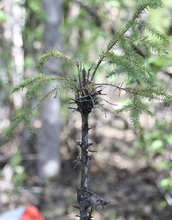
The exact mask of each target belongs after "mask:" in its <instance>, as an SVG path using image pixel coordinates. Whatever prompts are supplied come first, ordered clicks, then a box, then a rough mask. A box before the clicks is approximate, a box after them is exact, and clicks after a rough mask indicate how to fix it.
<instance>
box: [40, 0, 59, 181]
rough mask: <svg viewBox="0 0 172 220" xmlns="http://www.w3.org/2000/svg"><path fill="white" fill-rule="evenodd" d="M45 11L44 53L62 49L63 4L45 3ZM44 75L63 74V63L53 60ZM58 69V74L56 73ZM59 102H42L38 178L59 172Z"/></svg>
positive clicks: (57, 2)
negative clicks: (61, 23)
mask: <svg viewBox="0 0 172 220" xmlns="http://www.w3.org/2000/svg"><path fill="white" fill-rule="evenodd" d="M44 7H45V11H46V13H47V19H48V21H47V23H46V24H45V32H44V35H45V39H44V44H45V51H46V50H48V49H51V48H56V49H58V50H59V49H60V37H59V25H60V17H61V16H60V11H61V2H60V0H44ZM48 64H49V65H47V67H46V66H45V67H44V69H43V72H44V73H45V74H47V75H51V74H54V72H52V71H51V69H50V68H48V66H53V67H55V68H56V69H57V71H55V73H56V74H60V72H59V70H60V63H59V62H58V61H57V60H54V59H52V60H50V61H49V62H48ZM56 69H55V70H56ZM51 88H52V86H51V85H47V86H46V87H45V92H46V91H49V90H51ZM59 110H60V101H59V98H53V97H50V98H48V99H47V100H45V101H44V102H43V105H42V106H41V110H40V120H41V125H42V126H41V128H40V131H39V134H38V137H37V151H38V161H37V166H38V175H39V176H40V177H42V178H44V177H49V178H51V177H55V176H57V175H58V174H59V171H60V155H59V133H60V112H59Z"/></svg>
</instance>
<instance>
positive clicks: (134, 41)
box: [6, 0, 172, 220]
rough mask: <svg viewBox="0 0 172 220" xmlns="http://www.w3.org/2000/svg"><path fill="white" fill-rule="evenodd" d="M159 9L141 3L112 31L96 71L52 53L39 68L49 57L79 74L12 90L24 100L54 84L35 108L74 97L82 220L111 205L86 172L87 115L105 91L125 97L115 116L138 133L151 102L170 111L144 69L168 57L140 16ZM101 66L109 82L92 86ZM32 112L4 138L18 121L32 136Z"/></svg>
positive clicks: (149, 1) (155, 0)
mask: <svg viewBox="0 0 172 220" xmlns="http://www.w3.org/2000/svg"><path fill="white" fill-rule="evenodd" d="M161 5H162V3H161V1H160V0H142V1H140V3H139V4H138V6H137V8H136V10H135V12H134V14H133V16H132V18H131V20H129V21H128V22H127V24H126V25H125V28H124V30H123V31H122V32H121V33H120V32H116V33H115V34H114V35H113V37H112V39H111V40H110V42H109V43H108V45H107V47H106V48H104V50H103V51H102V52H101V54H100V55H99V59H98V62H97V64H96V65H95V66H94V65H90V68H89V69H86V68H85V67H84V63H83V60H82V56H81V57H80V59H73V58H71V57H69V56H66V55H64V54H63V53H61V52H59V51H57V50H56V49H51V50H49V51H47V52H46V53H45V54H43V55H42V56H41V58H40V61H39V67H41V66H43V65H44V63H45V62H46V61H48V60H49V59H51V58H56V59H59V60H61V59H63V60H66V61H68V62H71V65H76V69H77V74H72V73H71V72H69V73H68V74H64V75H61V76H49V75H44V74H42V73H39V74H36V75H35V76H33V77H32V78H28V79H26V80H24V81H23V82H22V83H20V84H19V85H18V86H16V87H15V88H14V90H13V92H16V91H19V90H20V89H24V88H26V89H27V91H28V98H31V97H33V96H35V95H36V94H37V91H38V89H40V87H43V86H44V85H45V84H46V83H50V82H52V89H51V90H50V91H48V92H46V94H44V95H43V96H42V97H41V99H40V101H39V103H38V104H37V106H38V105H39V104H41V103H42V102H43V101H44V100H45V99H46V98H48V97H49V96H53V97H54V98H56V97H57V95H58V93H59V90H67V91H69V92H72V93H73V96H72V97H71V98H70V102H69V104H70V108H71V109H72V110H74V111H77V112H79V113H80V118H81V121H82V125H81V133H82V137H81V140H79V141H76V146H79V148H80V156H79V157H78V159H76V160H75V161H74V162H75V167H76V166H77V165H80V166H81V175H80V181H81V182H80V186H77V202H78V204H77V205H74V207H75V208H76V209H78V211H79V213H80V214H78V215H77V216H78V217H79V219H80V220H90V219H92V212H93V210H98V208H99V207H102V208H103V209H104V207H105V206H106V205H107V204H108V203H110V201H105V200H104V199H102V198H101V197H99V196H98V195H97V194H95V193H94V192H92V191H91V190H90V189H89V185H88V167H89V163H90V160H91V158H92V157H91V156H92V153H93V152H95V151H94V150H93V149H92V148H91V146H92V144H93V143H90V142H89V130H90V127H89V116H90V113H91V112H92V111H93V109H95V108H100V107H102V106H103V104H102V102H103V101H104V100H105V99H104V98H103V97H104V94H103V93H102V90H103V88H104V87H107V86H110V87H112V88H113V89H114V92H115V93H118V94H119V95H120V94H121V92H122V91H123V92H125V93H126V94H127V96H128V100H129V101H128V103H127V104H125V105H124V106H122V107H121V108H118V109H117V110H116V112H115V114H119V113H121V112H123V111H125V112H129V116H130V121H131V125H132V127H133V128H134V129H138V130H139V127H140V123H139V117H140V115H141V114H142V113H143V114H148V115H151V116H153V115H154V114H153V112H152V111H151V110H150V109H149V105H148V103H149V102H151V101H153V100H158V101H160V102H163V103H164V106H167V107H169V106H170V105H171V102H172V96H171V95H169V94H168V93H167V92H166V90H165V89H164V88H162V87H160V86H158V85H156V82H155V74H154V73H152V72H151V70H150V68H149V65H148V62H149V58H150V57H151V56H152V52H153V53H154V54H156V55H164V54H166V53H167V52H166V49H165V48H164V47H163V44H162V42H167V38H166V36H165V35H163V34H162V33H160V32H159V31H158V30H157V29H156V28H155V27H153V26H151V25H150V24H149V23H148V22H147V21H146V20H143V19H142V14H144V13H147V11H148V9H149V8H151V9H157V8H159V7H161ZM153 37H154V38H153ZM154 39H156V41H155V40H154ZM103 62H107V63H108V64H109V65H110V70H109V72H108V73H107V74H106V77H107V78H111V80H112V82H111V83H98V82H96V81H95V77H96V75H98V70H99V67H100V65H101V64H102V63H103ZM120 75H124V76H125V81H124V82H120V83H116V81H118V77H119V76H120ZM37 106H36V107H37ZM36 107H35V108H36ZM35 108H27V109H25V110H24V111H21V112H19V114H18V115H17V116H15V117H14V118H13V120H12V123H11V126H10V127H9V128H8V129H7V132H6V137H7V139H9V138H10V137H11V135H12V132H13V130H14V129H15V128H16V127H17V126H18V125H19V124H20V123H21V122H23V123H24V125H25V126H26V128H27V129H28V130H29V131H30V132H34V130H33V127H32V124H31V121H30V117H31V115H32V114H33V110H34V109H35Z"/></svg>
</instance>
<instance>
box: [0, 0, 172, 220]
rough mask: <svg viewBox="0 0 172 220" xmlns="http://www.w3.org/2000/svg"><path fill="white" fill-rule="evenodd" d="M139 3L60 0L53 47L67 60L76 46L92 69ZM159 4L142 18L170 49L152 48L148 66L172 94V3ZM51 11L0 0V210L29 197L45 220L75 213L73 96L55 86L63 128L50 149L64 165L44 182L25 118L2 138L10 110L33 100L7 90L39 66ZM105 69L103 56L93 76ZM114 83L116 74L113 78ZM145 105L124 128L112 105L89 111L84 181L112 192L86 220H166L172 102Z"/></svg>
mask: <svg viewBox="0 0 172 220" xmlns="http://www.w3.org/2000/svg"><path fill="white" fill-rule="evenodd" d="M137 3H138V1H137V0H130V1H127V0H106V1H103V0H90V1H89V2H88V1H86V0H82V1H79V0H73V1H70V0H63V1H62V2H61V15H60V20H61V25H60V27H59V30H58V31H59V32H60V46H59V48H61V51H62V52H63V53H64V54H66V55H69V56H71V57H73V58H75V57H76V58H78V57H80V55H81V54H82V56H83V61H84V66H85V67H86V68H90V66H91V64H92V63H93V64H94V62H96V61H97V59H98V54H99V53H100V52H101V51H102V50H103V49H104V48H105V47H106V45H107V43H108V41H109V40H110V38H111V37H112V35H113V33H115V32H116V31H120V30H121V29H122V28H123V27H124V25H125V23H126V21H127V20H128V19H129V18H131V16H132V12H133V11H134V9H135V7H136V5H137ZM163 5H164V7H163V8H161V9H160V10H158V11H154V10H150V11H149V13H147V14H145V15H143V17H144V19H148V20H149V22H150V23H152V24H153V25H154V26H155V27H156V28H157V29H159V30H160V31H162V32H163V33H165V34H166V35H167V36H168V37H169V42H168V43H166V45H165V46H166V48H167V49H168V51H169V54H168V55H167V56H164V55H163V56H161V57H157V56H156V54H154V56H152V58H151V60H150V63H149V65H150V68H151V69H152V70H153V71H154V72H155V73H156V79H157V83H158V84H160V85H162V86H164V87H165V88H166V89H167V91H168V92H169V93H171V89H172V83H171V82H172V52H171V51H172V2H171V1H170V0H164V1H163ZM48 19H49V18H48V16H47V14H46V11H45V10H44V1H43V0H1V1H0V66H1V68H0V168H1V170H0V204H1V206H0V213H1V212H3V211H6V210H8V209H11V208H15V207H17V206H18V205H23V204H28V203H31V204H34V205H37V206H38V207H39V208H40V209H41V211H42V213H43V215H44V216H45V219H47V220H51V219H56V220H58V219H60V220H62V219H64V220H65V219H75V213H74V212H75V210H73V208H72V205H73V204H74V203H75V200H76V196H75V194H76V192H75V186H76V184H78V183H79V182H78V178H79V177H78V172H79V168H77V169H76V170H73V164H72V161H73V160H74V159H76V157H77V156H78V152H79V149H77V148H76V147H75V146H74V145H75V144H74V140H78V139H80V134H79V133H78V128H79V126H80V121H79V120H78V115H77V114H76V113H73V112H72V111H71V110H69V108H68V107H69V97H70V94H66V93H63V92H62V93H60V102H61V109H60V121H61V130H60V133H59V134H57V135H58V136H59V137H60V144H59V146H57V147H59V149H60V158H61V172H60V174H59V175H58V176H57V177H55V178H53V179H48V178H47V179H44V180H43V181H42V179H41V178H40V177H39V176H38V175H37V171H35V170H36V169H37V168H36V162H35V161H36V160H37V151H36V148H35V142H34V138H35V136H36V135H33V137H32V138H30V139H29V140H30V142H31V144H30V145H29V146H30V148H29V150H28V149H27V150H26V151H24V152H25V153H23V150H22V149H23V148H24V146H23V145H24V144H25V142H24V141H23V135H24V133H25V130H24V127H23V126H20V127H19V128H18V129H17V130H16V131H15V133H14V136H13V138H12V139H11V140H9V141H8V142H7V141H6V139H5V136H4V129H5V127H6V126H8V125H9V124H10V122H11V120H12V117H13V116H14V115H15V114H16V112H18V111H20V110H22V108H24V107H27V106H29V105H30V104H31V103H35V102H36V98H34V100H30V101H29V103H28V102H27V100H26V96H27V91H21V92H20V93H14V94H13V93H11V91H12V88H13V87H14V86H15V85H17V84H18V83H20V82H21V81H22V80H23V79H25V78H28V77H30V76H33V75H34V74H37V73H38V69H37V64H38V59H39V57H40V55H41V54H42V53H43V51H44V46H45V45H44V42H45V41H44V39H45V37H46V36H45V30H44V27H45V24H47V23H48ZM155 40H156V39H155ZM61 66H62V68H61V69H62V70H61V71H62V73H64V74H69V75H71V74H72V75H75V73H77V71H76V67H75V66H73V67H71V66H69V65H68V64H67V63H63V62H62V63H61ZM108 70H109V67H108V66H107V65H105V64H103V65H102V66H101V68H100V69H99V74H98V75H97V81H99V82H102V81H103V82H106V81H107V80H109V82H110V80H111V79H107V78H106V73H107V72H108ZM57 74H59V73H58V71H57ZM116 81H117V82H120V78H118V79H116ZM41 92H42V91H40V93H41ZM104 92H105V93H107V94H108V96H107V101H109V102H111V103H115V104H119V105H120V103H121V102H122V103H125V102H126V101H127V97H125V96H123V98H122V100H121V98H120V99H119V97H118V96H116V95H114V92H113V90H111V89H108V88H107V89H105V91H104ZM38 95H39V94H38ZM151 108H152V111H153V112H155V113H156V116H155V118H154V119H152V118H150V117H148V116H144V115H143V116H142V117H141V118H140V120H141V125H142V129H141V131H140V132H134V131H132V130H131V128H130V124H129V121H128V115H127V114H123V115H120V116H116V115H115V114H114V110H115V107H114V106H113V105H109V104H108V103H106V102H105V103H104V105H103V107H102V111H100V110H97V111H95V112H94V113H93V114H92V116H91V121H90V123H91V125H92V128H93V129H92V130H91V132H90V139H92V141H93V143H94V148H95V150H97V151H98V153H97V154H95V156H94V158H93V160H92V161H91V165H90V186H91V188H92V189H93V191H95V192H97V193H99V194H102V196H104V197H107V199H108V200H111V204H110V205H109V207H108V210H107V211H106V212H105V213H103V214H104V217H101V215H100V214H99V213H94V218H93V219H95V220H96V219H107V220H111V219H112V220H114V219H117V220H132V219H133V220H134V219H137V220H141V219H152V220H154V219H155V220H161V219H162V220H164V219H172V214H171V213H172V172H171V170H172V149H171V147H172V110H171V109H170V108H164V106H163V105H162V103H159V102H155V103H153V105H152V106H151ZM38 119H39V120H38ZM32 120H33V125H34V126H35V128H36V129H38V128H39V127H40V122H41V120H42V118H40V116H39V109H37V111H36V112H35V118H33V119H32ZM27 141H28V140H27ZM50 141H51V140H50ZM24 149H25V148H24Z"/></svg>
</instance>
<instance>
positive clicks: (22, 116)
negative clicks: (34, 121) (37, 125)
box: [5, 108, 34, 140]
mask: <svg viewBox="0 0 172 220" xmlns="http://www.w3.org/2000/svg"><path fill="white" fill-rule="evenodd" d="M32 113H33V111H32V109H31V108H27V109H25V110H21V111H19V112H18V114H17V115H16V116H14V117H13V119H12V123H11V125H10V126H9V127H8V128H7V129H6V132H5V133H6V135H5V136H6V139H7V140H9V139H10V138H11V136H12V134H13V131H14V130H15V129H16V128H17V127H18V126H19V124H20V123H22V122H23V124H24V125H25V127H26V128H27V129H28V131H29V132H30V133H33V132H34V128H33V127H32V125H31V121H30V117H31V115H32Z"/></svg>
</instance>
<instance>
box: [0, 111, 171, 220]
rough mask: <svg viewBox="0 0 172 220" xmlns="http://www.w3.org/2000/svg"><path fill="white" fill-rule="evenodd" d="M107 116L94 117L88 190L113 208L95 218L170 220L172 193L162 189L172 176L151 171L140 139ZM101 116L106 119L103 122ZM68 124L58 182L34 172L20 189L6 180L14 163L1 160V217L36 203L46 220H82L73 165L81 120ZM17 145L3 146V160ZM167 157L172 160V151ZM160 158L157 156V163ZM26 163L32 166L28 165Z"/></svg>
mask: <svg viewBox="0 0 172 220" xmlns="http://www.w3.org/2000/svg"><path fill="white" fill-rule="evenodd" d="M104 116H105V115H103V116H99V115H97V114H93V116H91V117H92V118H91V121H90V123H91V127H92V130H91V132H90V140H91V141H92V142H93V143H95V144H94V145H93V149H94V150H96V151H97V153H93V156H92V160H91V162H90V170H89V173H90V174H89V188H90V190H91V191H92V192H94V193H96V194H98V195H99V196H100V197H102V198H105V199H106V200H108V201H109V200H110V201H111V203H110V204H109V205H108V206H107V207H106V210H103V208H102V209H101V208H100V209H99V212H97V211H94V212H93V219H94V220H171V219H172V199H171V196H170V192H166V191H164V190H163V189H162V188H161V187H160V181H161V180H162V179H163V178H164V177H166V176H168V172H167V171H164V170H161V169H157V168H155V167H152V166H150V163H148V160H147V157H146V153H145V151H144V150H143V149H137V148H135V147H134V146H133V145H134V140H135V138H136V136H137V134H136V133H134V132H133V131H132V130H131V129H130V127H129V125H128V121H127V120H125V119H124V118H122V117H119V116H118V117H117V116H116V117H115V118H113V117H114V116H113V115H112V112H110V111H109V112H107V117H104ZM99 117H101V120H98V119H99ZM112 119H113V120H112ZM95 122H96V123H95ZM65 124H66V127H68V128H71V129H68V130H67V129H66V128H65V127H62V128H63V129H62V134H61V145H60V152H61V158H62V159H61V161H62V168H61V173H60V175H59V177H58V178H56V179H53V180H46V181H45V182H44V183H43V182H41V181H40V180H39V178H38V177H37V176H36V175H35V173H34V172H33V173H34V174H33V175H32V174H31V173H30V174H29V175H28V178H27V179H26V181H25V184H24V186H22V187H21V186H20V187H16V186H14V184H13V183H11V178H10V177H9V179H8V178H6V179H4V176H3V174H4V173H5V172H7V173H9V172H10V168H9V160H8V159H6V160H5V159H4V161H2V160H1V161H0V162H1V163H0V167H1V174H0V204H1V205H0V213H2V212H3V211H6V210H9V209H13V208H15V207H18V206H20V205H25V204H33V205H37V206H38V207H39V208H40V211H41V212H42V214H43V215H44V217H45V220H72V219H73V220H75V219H78V218H77V217H75V215H76V214H78V213H77V212H78V211H77V210H76V209H74V207H73V205H76V204H77V203H76V185H79V184H80V183H79V169H80V167H79V165H78V166H77V167H76V169H74V163H73V160H75V159H76V158H77V156H78V153H79V149H78V148H76V147H75V144H74V140H77V139H79V137H80V134H79V133H78V129H79V127H80V121H78V119H77V115H76V116H74V117H72V119H71V118H70V119H69V118H68V119H67V121H66V122H65ZM73 125H74V126H73ZM66 137H68V138H67V139H66ZM17 142H18V143H19V142H20V138H19V139H17V140H16V143H17ZM13 144H14V141H12V142H9V143H8V144H6V145H4V146H2V147H1V152H0V153H1V154H0V155H1V156H3V158H8V153H9V149H12V148H13ZM3 149H6V150H3ZM11 152H12V150H11ZM166 154H167V155H171V149H170V148H169V151H168V152H166ZM159 156H160V155H159V154H157V155H155V159H156V158H158V157H159ZM23 164H26V165H27V160H25V161H24V162H23ZM32 169H33V168H32ZM26 171H27V169H26ZM101 214H102V215H101Z"/></svg>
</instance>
